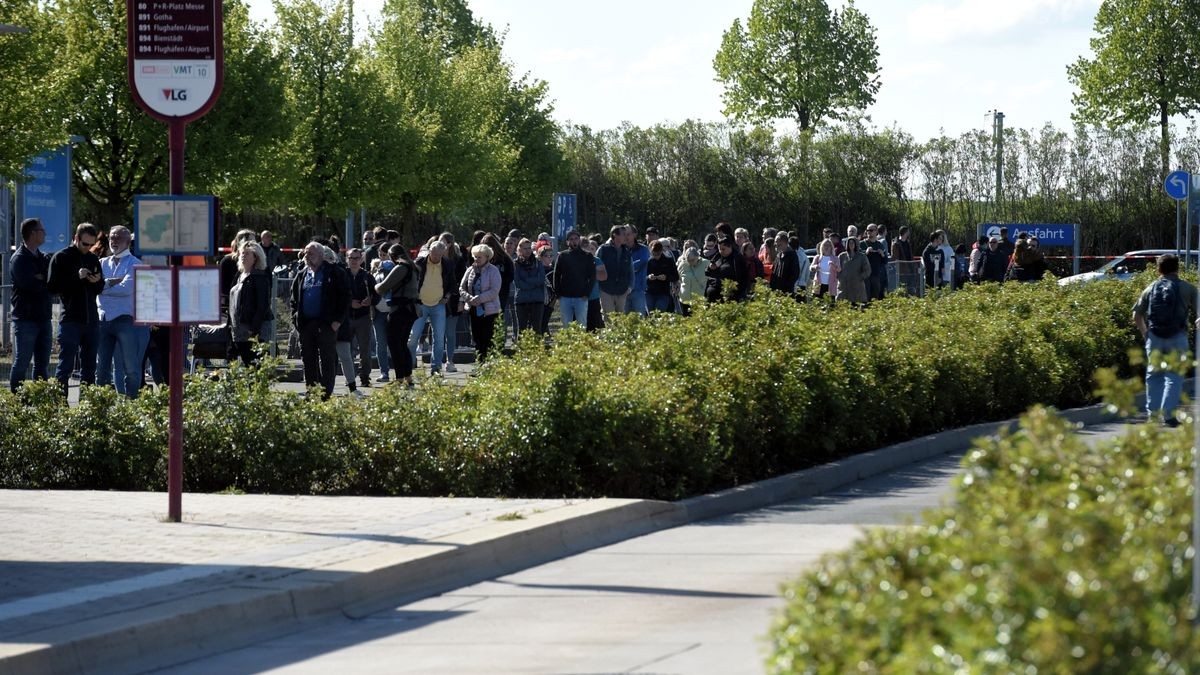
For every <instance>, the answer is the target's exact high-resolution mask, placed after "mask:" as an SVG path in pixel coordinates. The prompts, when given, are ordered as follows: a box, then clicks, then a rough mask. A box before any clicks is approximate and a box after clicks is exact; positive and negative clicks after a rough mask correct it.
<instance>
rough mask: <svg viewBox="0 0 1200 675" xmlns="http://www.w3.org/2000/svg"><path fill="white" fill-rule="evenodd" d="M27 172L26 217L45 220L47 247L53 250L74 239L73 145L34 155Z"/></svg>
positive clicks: (25, 187) (24, 190)
mask: <svg viewBox="0 0 1200 675" xmlns="http://www.w3.org/2000/svg"><path fill="white" fill-rule="evenodd" d="M25 175H26V176H27V178H26V181H25V184H24V185H23V186H22V188H21V190H22V193H23V195H22V196H23V197H24V200H23V201H24V205H25V213H24V215H23V217H24V218H38V219H40V220H41V221H42V225H43V226H44V227H45V228H46V243H45V245H43V249H44V250H45V252H47V253H53V252H54V251H58V250H59V249H62V248H64V247H66V245H67V244H68V243H69V242H70V241H71V146H70V145H69V144H68V145H64V146H62V147H61V148H58V149H56V150H48V151H46V152H43V153H42V154H40V155H38V156H36V157H34V158H32V159H31V160H29V165H28V167H26V169H25Z"/></svg>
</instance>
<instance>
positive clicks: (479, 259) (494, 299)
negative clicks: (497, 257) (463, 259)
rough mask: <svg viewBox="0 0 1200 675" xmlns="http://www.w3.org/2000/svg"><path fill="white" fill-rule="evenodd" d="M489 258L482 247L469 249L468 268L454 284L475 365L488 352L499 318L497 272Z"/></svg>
mask: <svg viewBox="0 0 1200 675" xmlns="http://www.w3.org/2000/svg"><path fill="white" fill-rule="evenodd" d="M493 255H494V252H493V251H492V248H491V247H490V246H488V245H486V244H476V245H475V246H473V247H471V258H472V262H471V266H470V267H468V268H467V273H466V274H464V275H463V278H462V282H460V283H459V285H458V291H459V305H460V306H461V307H462V311H464V312H469V313H470V316H471V337H472V339H474V340H475V354H476V355H477V357H478V358H476V360H475V362H476V363H477V364H480V365H482V364H483V362H484V360H485V359H486V358H487V355H488V352H490V351H491V350H492V332H493V329H494V328H495V326H496V317H497V316H499V315H500V270H498V269H496V266H495V265H493V264H492V262H491V260H492V256H493Z"/></svg>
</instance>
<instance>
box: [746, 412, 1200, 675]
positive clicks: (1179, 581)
mask: <svg viewBox="0 0 1200 675" xmlns="http://www.w3.org/2000/svg"><path fill="white" fill-rule="evenodd" d="M1071 431H1072V428H1071V425H1070V424H1068V423H1067V422H1065V421H1064V420H1062V419H1061V418H1059V417H1057V416H1055V415H1053V414H1051V413H1050V412H1048V411H1046V410H1045V409H1041V408H1038V409H1035V410H1033V411H1031V412H1030V413H1029V414H1027V415H1025V416H1024V417H1023V418H1022V428H1021V430H1020V431H1019V432H1017V433H1015V434H1013V435H1002V436H1001V437H1000V438H999V439H998V440H991V441H980V442H978V443H977V444H976V446H975V448H974V449H973V450H972V451H971V452H970V453H969V454H968V456H967V458H966V459H965V461H964V464H965V474H964V477H963V478H962V479H960V484H959V485H958V488H957V493H956V498H955V505H954V506H953V507H952V508H947V509H941V510H937V511H934V512H931V513H929V514H927V515H926V516H925V518H924V522H923V524H920V525H918V526H916V527H912V528H890V529H883V528H880V529H874V530H871V531H869V532H868V533H867V534H866V536H865V539H864V540H863V541H861V542H860V543H858V544H856V545H855V546H854V547H853V548H851V549H850V550H848V551H846V552H843V553H839V554H835V555H833V556H831V557H828V558H826V559H825V560H823V561H822V563H821V564H820V565H819V566H818V568H817V569H815V570H813V571H811V572H809V573H808V574H806V575H804V577H803V578H802V579H800V580H799V581H797V582H795V583H793V584H791V585H789V586H787V587H786V589H785V594H786V597H787V605H786V608H785V609H784V610H783V612H782V613H781V614H780V617H779V619H778V620H777V622H776V624H775V626H774V628H773V630H772V632H771V636H770V639H771V642H772V647H773V649H772V654H771V656H770V658H769V660H768V664H767V666H768V667H767V669H768V671H770V672H776V673H839V674H840V673H849V672H861V673H923V672H928V673H942V672H945V673H949V672H964V673H1196V672H1200V632H1198V631H1196V630H1195V629H1194V628H1193V627H1192V626H1191V625H1190V624H1189V618H1190V613H1191V610H1190V608H1189V599H1190V595H1189V587H1190V580H1191V579H1190V577H1191V565H1192V557H1193V553H1192V552H1191V550H1190V548H1189V546H1188V541H1189V535H1190V528H1191V510H1192V500H1191V482H1192V475H1191V470H1190V469H1191V466H1192V456H1193V453H1192V451H1191V445H1192V433H1193V432H1192V429H1191V425H1190V424H1189V425H1185V427H1183V428H1180V429H1176V430H1163V429H1160V428H1158V427H1157V425H1145V424H1142V425H1136V426H1131V427H1130V428H1129V430H1128V431H1127V433H1126V434H1125V435H1124V437H1122V438H1121V439H1120V440H1118V441H1116V442H1114V443H1109V444H1106V445H1102V446H1101V447H1098V448H1096V449H1094V450H1093V449H1089V448H1088V447H1087V446H1086V445H1085V443H1084V442H1083V441H1082V440H1081V439H1080V437H1079V436H1077V435H1075V434H1073V433H1071Z"/></svg>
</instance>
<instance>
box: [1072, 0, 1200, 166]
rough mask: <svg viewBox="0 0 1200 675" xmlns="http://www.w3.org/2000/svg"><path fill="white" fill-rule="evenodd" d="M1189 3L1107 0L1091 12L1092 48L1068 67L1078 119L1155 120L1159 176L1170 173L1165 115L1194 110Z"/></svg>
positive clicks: (1199, 10)
mask: <svg viewBox="0 0 1200 675" xmlns="http://www.w3.org/2000/svg"><path fill="white" fill-rule="evenodd" d="M1198 14H1200V3H1198V2H1196V1H1195V0H1187V1H1185V2H1177V1H1175V0H1105V1H1104V2H1103V3H1102V4H1101V5H1100V11H1098V12H1097V13H1096V22H1095V30H1096V32H1097V33H1098V36H1097V37H1094V38H1092V41H1091V45H1092V51H1094V52H1095V55H1096V56H1095V59H1087V58H1084V57H1080V58H1079V60H1078V61H1076V62H1075V63H1074V64H1072V65H1070V66H1067V75H1068V76H1069V77H1070V79H1071V82H1072V83H1074V84H1075V85H1076V86H1078V87H1079V93H1078V94H1076V95H1075V96H1074V103H1075V106H1076V108H1077V110H1076V118H1077V119H1079V120H1083V121H1087V122H1093V123H1106V124H1110V125H1124V124H1140V123H1143V122H1145V121H1146V120H1156V121H1157V123H1158V125H1159V130H1160V132H1161V135H1160V143H1159V161H1160V162H1161V169H1162V174H1163V175H1164V176H1165V175H1166V174H1167V173H1168V172H1169V171H1170V158H1171V132H1170V124H1169V118H1170V117H1171V115H1179V114H1182V115H1187V114H1189V113H1191V112H1193V111H1195V110H1197V109H1200V79H1198V78H1197V77H1196V72H1197V68H1198V67H1200V46H1198V45H1197V44H1196V40H1195V39H1194V36H1193V33H1194V32H1195V31H1194V28H1195V25H1196V17H1197V15H1198Z"/></svg>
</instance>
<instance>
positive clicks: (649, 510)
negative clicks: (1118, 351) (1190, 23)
mask: <svg viewBox="0 0 1200 675" xmlns="http://www.w3.org/2000/svg"><path fill="white" fill-rule="evenodd" d="M1060 414H1062V415H1063V416H1064V417H1065V418H1067V419H1068V420H1070V421H1072V422H1074V423H1075V424H1077V425H1091V424H1097V423H1101V422H1106V421H1114V420H1116V418H1115V417H1114V416H1112V415H1111V414H1109V413H1108V412H1107V410H1106V409H1105V407H1104V406H1103V405H1093V406H1088V407H1086V408H1077V409H1074V410H1069V411H1066V412H1062V413H1060ZM1016 424H1017V420H1016V419H1011V420H1006V421H1002V422H985V423H982V424H975V425H972V426H969V427H964V428H960V429H954V430H950V431H945V432H941V433H937V434H933V435H930V436H925V437H923V438H919V439H914V440H911V441H906V442H903V443H899V444H896V445H892V446H889V447H886V448H882V449H879V450H874V451H870V452H866V453H862V454H859V455H854V456H852V457H847V458H845V459H841V460H838V461H836V462H832V463H829V464H824V465H821V466H816V467H812V468H809V469H804V470H802V471H798V472H795V473H791V474H787V475H784V476H778V477H776V478H771V479H767V480H763V481H760V482H757V483H753V484H750V485H745V486H739V487H735V488H730V489H727V490H723V491H721V492H717V493H713V494H708V495H701V496H698V497H692V498H690V499H685V500H682V501H679V502H661V501H651V500H636V499H596V500H589V501H586V502H579V503H575V504H569V505H567V506H565V507H563V508H559V509H554V510H552V511H547V512H540V513H539V512H535V513H533V514H530V515H527V516H525V517H524V518H523V519H522V520H518V521H509V522H492V523H489V524H487V525H485V526H481V527H478V528H475V529H473V530H468V531H465V532H459V533H456V534H454V535H450V536H447V537H442V538H439V539H432V540H429V541H426V542H423V543H420V544H416V545H407V546H404V547H403V548H401V549H399V550H396V551H387V552H381V553H375V554H371V555H367V556H363V557H359V558H356V559H352V560H348V561H343V562H340V563H335V564H331V565H328V566H325V567H319V568H314V569H297V570H295V571H294V572H286V571H285V572H284V573H281V574H280V575H279V576H277V577H274V578H268V579H263V578H242V579H240V580H238V581H237V582H235V583H233V584H232V585H230V586H227V587H224V588H220V589H218V590H210V589H201V590H198V591H197V592H196V593H195V594H192V595H187V596H184V597H181V598H178V599H173V600H168V601H165V602H161V603H154V604H147V605H144V606H142V607H139V608H136V609H131V610H127V611H121V612H117V613H114V614H110V615H108V616H104V617H101V618H96V619H90V620H86V621H82V622H79V623H76V624H70V625H66V626H57V627H54V628H49V629H45V630H42V631H38V632H34V633H31V634H27V635H21V636H20V637H19V639H20V640H21V642H19V643H17V642H11V643H3V644H0V675H19V674H24V673H30V672H37V673H71V674H76V673H87V672H96V671H103V672H118V673H125V672H143V671H146V670H153V669H156V668H163V667H167V666H170V665H175V664H179V663H183V662H186V661H189V660H193V659H197V658H200V657H203V656H207V655H211V654H214V653H219V652H221V651H227V650H230V649H236V648H238V647H242V646H246V645H249V644H253V643H256V642H259V641H262V640H265V639H269V638H272V637H277V636H281V635H285V634H288V633H291V632H294V631H297V630H300V629H301V628H303V627H304V625H305V624H306V623H308V622H312V621H315V620H319V619H322V618H328V617H329V616H332V615H335V614H338V613H340V614H343V615H344V616H347V617H349V618H352V619H357V618H362V617H365V616H367V615H369V614H372V613H374V612H377V611H381V610H384V609H387V608H389V607H395V606H397V605H399V604H404V603H407V602H411V601H413V600H417V599H420V598H424V597H429V596H431V595H436V594H438V593H443V592H446V591H448V590H452V589H454V588H461V587H463V586H467V585H470V584H474V583H478V582H481V581H485V580H487V579H492V578H495V577H497V576H503V575H505V574H510V573H513V572H516V571H519V570H523V569H528V568H529V567H533V566H536V565H540V564H543V563H546V562H550V561H552V560H556V559H559V558H563V557H566V556H570V555H574V554H577V553H581V552H584V551H587V550H590V549H594V548H599V547H602V546H606V545H609V544H613V543H616V542H619V541H623V540H626V539H631V538H634V537H638V536H641V535H644V534H649V533H651V532H656V531H659V530H664V529H669V528H672V527H677V526H680V525H685V524H688V523H692V522H696V521H700V520H706V519H709V518H714V517H718V516H724V515H729V514H732V513H737V512H740V511H746V510H751V509H756V508H762V507H766V506H770V505H772V504H777V503H780V502H785V501H791V500H794V499H800V498H804V497H812V496H817V495H821V494H825V493H828V492H830V491H833V490H836V489H838V488H840V487H842V486H845V485H847V484H850V483H853V482H855V481H858V480H861V479H863V478H868V477H871V476H875V475H878V474H881V473H885V472H887V471H891V470H893V469H896V468H899V467H902V466H905V465H908V464H912V463H915V462H919V461H922V460H925V459H929V458H932V457H936V456H939V455H942V454H946V453H948V452H952V451H954V450H958V449H961V448H964V447H967V446H969V445H970V443H971V441H972V440H973V439H974V438H977V437H980V436H989V435H993V434H996V433H998V432H999V430H1000V429H1002V428H1010V429H1011V428H1014V427H1015V426H1016Z"/></svg>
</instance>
